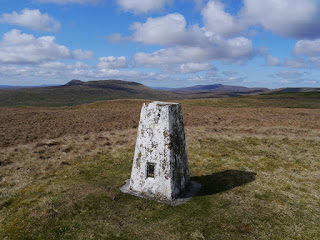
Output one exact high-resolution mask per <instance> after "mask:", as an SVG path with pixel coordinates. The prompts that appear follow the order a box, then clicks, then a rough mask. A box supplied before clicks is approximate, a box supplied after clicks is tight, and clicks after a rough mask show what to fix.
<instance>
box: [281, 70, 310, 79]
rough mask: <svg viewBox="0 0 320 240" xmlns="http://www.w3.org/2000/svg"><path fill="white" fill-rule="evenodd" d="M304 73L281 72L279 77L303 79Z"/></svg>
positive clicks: (293, 71)
mask: <svg viewBox="0 0 320 240" xmlns="http://www.w3.org/2000/svg"><path fill="white" fill-rule="evenodd" d="M303 75H304V73H301V72H298V71H295V70H281V71H280V73H278V74H277V76H279V77H281V78H285V79H298V78H301V77H303Z"/></svg>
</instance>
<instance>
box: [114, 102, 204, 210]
mask: <svg viewBox="0 0 320 240" xmlns="http://www.w3.org/2000/svg"><path fill="white" fill-rule="evenodd" d="M200 188H201V185H200V184H199V183H196V182H193V181H190V178H189V167H188V156H187V149H186V140H185V133H184V126H183V118H182V111H181V105H180V104H179V103H169V102H152V103H144V104H143V107H142V110H141V115H140V122H139V128H138V136H137V141H136V147H135V153H134V159H133V165H132V172H131V178H130V179H128V180H127V181H126V184H125V185H124V186H122V187H121V188H120V190H121V191H122V192H124V193H129V194H132V195H135V196H138V197H143V198H147V199H152V200H156V201H158V202H161V203H166V204H170V205H180V204H182V203H185V202H186V201H187V200H188V199H190V198H191V197H192V196H194V195H195V194H196V193H197V192H198V191H199V189H200Z"/></svg>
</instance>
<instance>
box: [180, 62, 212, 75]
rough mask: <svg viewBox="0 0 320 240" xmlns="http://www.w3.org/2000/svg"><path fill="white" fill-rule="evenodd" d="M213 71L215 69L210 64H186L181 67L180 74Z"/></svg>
mask: <svg viewBox="0 0 320 240" xmlns="http://www.w3.org/2000/svg"><path fill="white" fill-rule="evenodd" d="M213 69H214V67H213V65H212V64H210V63H184V64H181V65H180V66H179V70H180V73H195V72H201V71H211V70H213Z"/></svg>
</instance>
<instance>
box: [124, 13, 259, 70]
mask: <svg viewBox="0 0 320 240" xmlns="http://www.w3.org/2000/svg"><path fill="white" fill-rule="evenodd" d="M186 25H187V23H186V20H185V18H184V17H183V16H182V15H181V14H179V13H173V14H168V15H166V16H163V17H158V18H148V19H147V21H146V22H145V23H134V24H133V25H132V27H131V28H132V29H133V30H135V32H134V33H133V36H132V38H131V39H132V40H133V41H138V42H141V43H143V44H151V45H152V44H158V45H163V46H169V48H164V49H160V50H158V51H155V52H153V53H143V52H140V53H137V54H135V55H134V56H133V60H134V64H136V65H144V66H149V67H151V66H152V67H154V66H162V67H163V66H168V65H170V64H186V63H190V62H191V63H201V62H205V61H211V60H222V61H225V62H228V63H230V62H236V63H239V64H240V63H243V62H245V61H246V60H248V59H249V58H251V57H252V56H253V55H254V54H255V52H254V49H253V46H252V43H251V41H250V40H249V39H247V38H244V37H237V38H231V39H225V38H223V37H221V36H220V35H217V34H214V33H212V32H209V31H206V29H205V28H200V27H198V26H197V25H194V26H191V27H189V28H186ZM118 37H119V36H118ZM120 37H121V36H120ZM127 38H128V37H127Z"/></svg>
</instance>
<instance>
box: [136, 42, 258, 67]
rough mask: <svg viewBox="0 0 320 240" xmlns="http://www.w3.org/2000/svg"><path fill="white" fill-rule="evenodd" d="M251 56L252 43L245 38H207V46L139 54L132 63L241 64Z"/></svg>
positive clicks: (148, 65)
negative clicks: (214, 62) (213, 61)
mask: <svg viewBox="0 0 320 240" xmlns="http://www.w3.org/2000/svg"><path fill="white" fill-rule="evenodd" d="M253 54H254V50H253V46H252V43H251V41H250V40H248V39H246V38H243V37H238V38H233V39H229V40H223V39H221V38H209V39H208V44H207V46H203V47H196V46H177V47H173V48H167V49H160V50H158V51H155V52H153V53H141V52H140V53H136V54H135V55H134V56H133V61H134V64H136V65H144V66H147V67H152V66H166V65H169V64H183V63H188V62H205V61H211V60H222V61H225V62H237V63H243V61H246V60H247V59H249V58H251V57H252V56H253Z"/></svg>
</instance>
